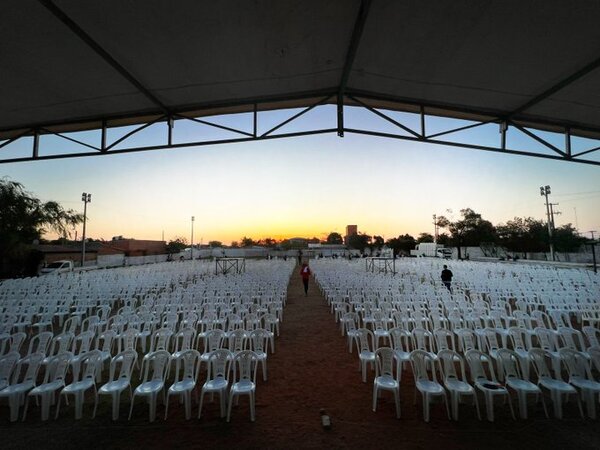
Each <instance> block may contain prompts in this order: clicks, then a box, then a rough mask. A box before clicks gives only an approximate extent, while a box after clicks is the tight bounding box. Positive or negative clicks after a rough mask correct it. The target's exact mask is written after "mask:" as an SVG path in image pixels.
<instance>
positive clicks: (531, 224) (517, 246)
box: [497, 217, 548, 253]
mask: <svg viewBox="0 0 600 450" xmlns="http://www.w3.org/2000/svg"><path fill="white" fill-rule="evenodd" d="M497 232H498V241H499V243H500V245H502V246H503V247H504V248H506V249H507V250H509V251H511V252H528V253H529V252H546V251H548V229H547V227H546V225H545V224H544V223H543V222H542V221H541V220H536V219H534V218H532V217H524V218H522V217H515V218H514V219H513V220H509V221H508V222H506V224H500V225H498V228H497Z"/></svg>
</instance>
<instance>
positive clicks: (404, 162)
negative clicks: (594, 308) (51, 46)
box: [0, 106, 600, 243]
mask: <svg viewBox="0 0 600 450" xmlns="http://www.w3.org/2000/svg"><path fill="white" fill-rule="evenodd" d="M295 112H297V110H288V111H275V112H268V113H263V114H261V115H260V116H259V133H260V132H261V131H262V132H264V131H266V130H268V129H270V128H271V127H272V126H274V125H276V124H277V123H278V122H279V121H282V120H285V119H286V118H287V117H289V116H291V115H292V114H294V113H295ZM390 115H391V116H393V117H394V118H395V119H397V120H400V121H402V122H403V123H404V124H406V125H407V126H412V127H414V128H415V129H418V126H417V124H418V116H415V115H412V114H404V113H390ZM335 117H336V116H335V108H334V107H333V106H322V107H319V108H316V109H315V110H312V111H310V112H309V113H307V114H306V115H305V116H302V117H301V118H300V119H298V121H297V122H292V123H290V124H288V125H286V126H285V127H283V128H282V129H281V130H280V131H281V132H294V131H299V130H304V129H311V128H313V129H314V128H328V127H334V126H335ZM345 119H346V126H347V127H350V128H352V127H354V128H358V127H363V128H365V127H366V128H369V129H373V130H377V131H384V132H398V131H399V130H398V129H397V128H395V127H394V126H393V125H391V124H389V123H387V122H385V121H383V120H382V119H381V118H379V117H377V116H375V115H374V114H372V113H371V112H369V111H367V110H364V109H358V108H351V107H347V108H346V115H345ZM210 120H212V121H213V122H216V123H220V124H223V125H226V126H234V127H237V128H240V129H244V130H247V131H251V128H252V123H251V115H249V114H240V115H235V116H221V117H216V118H211V119H210ZM468 123H469V122H465V121H458V120H449V119H436V118H429V119H428V121H427V132H428V133H434V132H436V131H443V130H446V129H449V128H452V127H457V126H461V125H464V124H468ZM164 128H165V126H164V124H162V125H161V124H157V125H154V126H152V127H149V128H148V129H146V130H144V131H143V132H141V133H140V134H139V135H136V136H133V137H132V138H130V139H128V140H126V141H124V142H123V143H122V144H121V145H120V147H125V146H127V145H130V146H137V145H150V144H156V143H157V142H164V139H165V138H164ZM129 130H130V128H122V129H115V130H111V131H110V132H109V142H111V141H112V140H115V139H117V138H118V137H120V136H122V135H123V134H125V133H126V132H127V131H129ZM538 134H540V136H542V133H538ZM71 136H72V137H76V138H78V139H81V140H83V141H85V142H88V143H93V144H99V142H98V135H97V134H95V133H91V132H82V133H74V134H72V135H71ZM543 136H544V137H546V138H548V139H550V140H551V141H552V143H554V144H555V145H557V146H560V147H562V139H563V138H562V137H560V136H555V135H550V134H548V133H546V134H543ZM174 137H175V141H176V142H184V141H186V140H200V139H219V138H229V137H235V135H232V134H231V133H229V132H227V131H223V130H218V129H215V128H212V127H207V126H205V125H201V124H197V123H190V122H188V123H184V122H183V121H177V122H176V124H175V128H174ZM460 138H462V139H466V138H468V139H469V141H470V142H473V143H479V144H492V143H496V142H498V140H499V134H498V126H497V125H494V124H489V125H485V126H482V127H479V128H476V129H472V130H469V131H465V132H460V133H455V135H448V136H446V137H445V139H448V140H453V139H460ZM30 145H31V144H30V142H27V140H24V141H23V142H16V143H14V144H10V145H9V146H6V147H5V148H3V149H2V150H1V152H2V156H1V157H3V158H7V157H14V156H17V155H24V154H28V153H29V152H30V147H29V146H30ZM596 145H597V144H596ZM508 146H509V148H517V149H526V150H536V151H538V150H539V151H541V152H544V153H549V151H546V150H544V149H543V148H542V147H541V145H540V144H538V143H537V142H535V141H533V140H532V139H531V138H528V137H526V136H524V135H519V134H518V132H513V131H512V130H511V132H509V135H508ZM573 146H574V149H575V151H577V149H581V150H583V149H585V148H591V147H593V146H594V145H593V144H590V143H589V142H585V141H584V140H583V139H574V143H573ZM586 146H587V147H586ZM56 149H60V150H61V151H66V152H76V151H84V150H85V149H83V148H82V147H79V146H78V145H77V144H73V143H71V142H69V141H66V140H64V139H61V138H59V137H56V136H45V137H43V138H42V145H41V151H40V154H42V155H43V154H51V153H52V152H54V151H55V150H56ZM23 152H25V153H23ZM598 153H600V152H598ZM593 157H594V158H598V157H600V155H594V156H593ZM0 176H2V177H8V178H10V179H11V180H14V181H18V182H21V183H22V184H23V185H24V186H25V188H26V190H28V191H29V192H31V193H33V194H35V195H36V196H37V197H39V198H40V199H42V200H45V201H46V200H55V201H58V202H59V203H61V204H62V205H63V206H64V207H65V208H67V209H74V210H77V211H81V212H83V202H82V201H81V193H82V192H87V193H91V194H92V201H91V203H90V204H88V223H87V236H89V237H93V238H96V239H100V238H102V239H107V240H109V239H111V238H112V237H113V236H124V237H131V238H136V239H162V237H163V234H164V239H165V240H171V239H174V238H176V237H184V238H186V239H187V240H188V242H189V241H190V240H191V228H192V222H191V217H192V216H194V217H195V221H194V225H193V226H194V243H200V242H203V243H208V242H209V241H211V240H218V241H222V242H224V243H230V242H231V241H239V240H240V239H241V238H242V237H243V236H248V237H252V238H255V239H258V238H265V237H272V238H276V239H283V238H289V237H295V236H303V237H312V236H316V237H319V238H325V237H326V236H327V234H329V233H330V232H332V231H335V232H338V233H340V234H342V235H343V234H344V233H345V227H346V225H348V224H356V225H358V229H359V231H360V232H366V233H368V234H370V235H382V236H384V237H385V239H389V238H391V237H395V236H398V235H399V234H404V233H409V234H412V235H413V236H417V235H418V234H419V233H421V232H429V233H433V225H432V215H433V214H438V215H445V216H447V217H449V218H450V219H458V218H459V217H460V210H461V209H463V208H467V207H469V208H472V209H473V210H475V211H476V212H478V213H480V214H481V215H482V216H483V218H484V219H487V220H490V221H491V222H492V223H494V224H498V223H501V222H506V221H507V220H510V219H512V218H514V217H517V216H518V217H529V216H531V217H534V218H536V219H544V220H545V215H546V209H545V205H544V198H543V197H541V196H540V192H539V187H540V186H544V185H550V186H551V188H552V194H551V195H550V200H551V201H552V202H553V203H558V204H559V205H558V206H556V207H555V208H556V209H557V210H559V211H560V212H561V214H560V215H558V216H557V217H556V219H555V222H556V226H560V225H563V224H566V223H572V224H573V225H574V226H576V227H577V228H578V229H579V231H580V232H582V233H584V234H585V232H587V231H589V230H597V231H600V167H598V166H591V165H584V164H578V163H568V162H564V161H553V160H548V159H542V158H533V157H525V156H513V155H505V154H500V153H495V152H484V151H479V150H471V149H464V148H457V147H449V146H440V145H433V144H423V143H416V142H409V141H403V140H396V139H387V138H379V137H372V136H362V135H353V134H348V133H347V134H346V136H345V137H344V138H340V137H338V136H337V135H335V134H331V135H318V136H307V137H299V138H287V139H274V140H268V141H256V142H249V143H236V144H220V145H211V146H200V147H189V148H180V149H169V150H156V151H145V152H137V153H128V154H122V155H112V156H99V157H84V158H72V159H58V160H48V161H35V162H21V163H8V164H0ZM76 231H77V233H78V236H79V238H80V237H81V227H78V229H77V230H76ZM587 235H588V236H589V234H587ZM48 237H53V236H51V235H49V236H48Z"/></svg>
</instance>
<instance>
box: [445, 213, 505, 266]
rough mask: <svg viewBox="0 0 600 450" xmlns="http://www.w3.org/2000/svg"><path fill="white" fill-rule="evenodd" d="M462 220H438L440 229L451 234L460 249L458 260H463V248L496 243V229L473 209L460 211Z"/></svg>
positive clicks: (455, 244)
mask: <svg viewBox="0 0 600 450" xmlns="http://www.w3.org/2000/svg"><path fill="white" fill-rule="evenodd" d="M460 214H461V216H462V219H460V220H457V221H455V222H451V221H450V220H449V219H447V218H446V217H444V216H440V217H438V219H437V224H438V226H439V227H440V228H446V229H448V231H449V232H450V237H451V243H452V244H453V245H454V246H456V247H457V249H458V258H459V259H461V247H468V246H478V245H480V244H481V242H495V241H496V229H495V227H494V225H492V223H491V222H489V221H487V220H484V219H482V218H481V214H478V213H476V212H475V211H473V210H472V209H471V208H465V209H461V210H460Z"/></svg>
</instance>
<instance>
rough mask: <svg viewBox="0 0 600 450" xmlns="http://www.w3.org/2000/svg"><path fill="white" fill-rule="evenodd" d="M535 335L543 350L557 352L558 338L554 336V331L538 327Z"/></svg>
mask: <svg viewBox="0 0 600 450" xmlns="http://www.w3.org/2000/svg"><path fill="white" fill-rule="evenodd" d="M535 335H536V336H537V338H538V342H539V343H540V347H541V348H543V349H544V350H548V351H551V352H553V351H555V350H556V347H557V345H556V344H557V343H556V336H555V335H554V332H553V331H552V330H549V329H547V328H541V327H537V328H536V329H535Z"/></svg>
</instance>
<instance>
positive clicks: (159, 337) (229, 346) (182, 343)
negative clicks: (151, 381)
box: [0, 328, 274, 420]
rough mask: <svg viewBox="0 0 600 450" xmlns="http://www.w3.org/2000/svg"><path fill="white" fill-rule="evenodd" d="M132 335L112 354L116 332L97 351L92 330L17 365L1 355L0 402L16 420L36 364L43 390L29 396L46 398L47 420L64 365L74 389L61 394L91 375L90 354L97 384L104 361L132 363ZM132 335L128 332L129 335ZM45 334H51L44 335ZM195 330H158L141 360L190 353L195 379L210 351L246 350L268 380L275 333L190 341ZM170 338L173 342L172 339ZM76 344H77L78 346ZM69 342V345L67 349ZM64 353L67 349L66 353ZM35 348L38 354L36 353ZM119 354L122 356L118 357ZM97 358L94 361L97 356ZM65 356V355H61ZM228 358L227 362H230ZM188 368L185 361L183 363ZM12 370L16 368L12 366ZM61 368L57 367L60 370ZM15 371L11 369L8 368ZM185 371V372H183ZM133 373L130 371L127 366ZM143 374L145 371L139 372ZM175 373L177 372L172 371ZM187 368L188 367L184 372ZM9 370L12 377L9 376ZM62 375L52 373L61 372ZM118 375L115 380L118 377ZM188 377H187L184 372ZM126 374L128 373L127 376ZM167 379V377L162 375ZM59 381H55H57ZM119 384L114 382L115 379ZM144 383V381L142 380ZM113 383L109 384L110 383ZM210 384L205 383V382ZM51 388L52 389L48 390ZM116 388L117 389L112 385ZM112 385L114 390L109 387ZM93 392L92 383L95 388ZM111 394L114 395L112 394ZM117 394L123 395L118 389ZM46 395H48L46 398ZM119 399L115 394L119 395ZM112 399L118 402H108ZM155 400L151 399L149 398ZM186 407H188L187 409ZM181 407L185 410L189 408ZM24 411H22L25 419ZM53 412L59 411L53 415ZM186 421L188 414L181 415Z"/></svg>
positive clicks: (14, 355) (216, 333) (13, 355)
mask: <svg viewBox="0 0 600 450" xmlns="http://www.w3.org/2000/svg"><path fill="white" fill-rule="evenodd" d="M130 330H131V331H129V332H125V333H124V334H125V336H122V337H121V339H122V340H118V345H117V350H118V353H117V355H114V347H115V346H114V345H113V344H114V340H116V339H118V337H117V336H116V333H115V332H114V331H112V330H109V331H106V332H105V333H103V334H102V335H101V336H100V337H99V338H98V340H97V341H96V348H95V349H93V350H92V349H91V348H92V346H93V345H92V340H93V336H92V333H91V332H84V333H82V334H81V335H79V336H76V337H75V338H74V339H70V338H71V336H69V335H68V334H62V335H59V336H57V337H55V340H54V341H53V343H54V344H56V348H54V349H53V351H51V352H49V353H45V352H44V351H43V350H45V349H47V347H43V343H42V342H37V344H38V345H35V344H34V345H30V346H29V347H30V348H29V351H28V353H27V356H25V357H24V358H22V359H21V360H20V361H21V363H20V364H17V361H18V360H19V358H20V353H18V352H17V351H10V352H9V353H7V354H5V355H4V356H2V357H0V389H1V390H0V398H2V397H7V398H9V405H10V408H11V420H16V418H17V416H18V409H19V405H22V404H23V399H24V398H25V397H24V390H25V392H27V391H28V390H29V389H32V388H34V387H35V386H36V380H37V369H35V367H34V369H35V373H33V372H32V370H34V369H32V368H31V367H33V366H31V367H30V362H31V360H33V361H34V362H36V364H37V368H38V369H39V367H45V368H46V371H45V374H44V382H43V385H44V387H40V388H39V389H37V390H34V391H33V394H31V395H33V396H37V395H41V396H46V397H44V398H42V419H43V420H46V419H47V418H48V408H49V406H48V404H47V403H44V401H46V402H47V401H51V400H52V397H51V396H50V395H49V392H50V391H52V393H55V392H56V389H58V388H57V387H56V385H57V380H58V384H61V383H63V384H64V381H65V377H66V369H68V368H69V367H70V368H71V369H72V373H73V386H71V388H69V389H67V390H66V393H69V392H70V389H76V388H77V389H78V388H79V387H81V386H80V384H78V382H79V381H82V380H80V379H79V377H80V374H82V373H83V374H84V375H82V376H83V377H84V378H86V379H88V378H91V377H92V374H91V372H90V370H91V369H89V370H88V369H86V364H87V361H88V359H89V358H90V355H95V356H94V359H93V361H94V364H96V363H98V364H97V365H95V366H94V367H95V369H94V371H93V378H94V379H95V380H96V381H100V380H101V378H102V365H103V363H105V362H107V361H110V360H111V358H112V361H113V362H114V363H118V362H120V361H121V359H122V358H121V357H122V355H123V354H126V353H128V352H129V353H130V354H132V355H136V357H135V361H134V363H136V362H137V354H138V352H137V351H136V342H135V340H136V333H135V332H134V331H135V330H133V329H130ZM132 331H133V332H132ZM46 334H50V333H48V332H46ZM195 337H196V336H195V330H194V329H191V328H189V329H185V330H183V331H181V332H179V333H177V334H176V335H173V334H172V333H171V331H170V330H169V329H162V330H158V331H157V332H156V333H155V334H154V335H153V336H152V339H151V347H150V352H149V353H148V354H146V356H144V361H145V360H147V359H149V358H150V356H151V355H155V354H157V353H161V352H162V354H166V355H168V356H169V358H171V359H173V360H175V361H177V360H178V359H179V358H180V357H182V355H184V356H185V355H188V356H189V354H190V353H191V354H193V355H197V356H198V361H197V369H195V371H194V372H193V374H194V379H196V378H197V376H198V370H199V369H200V364H201V363H202V362H205V363H207V364H210V359H211V355H213V354H214V352H215V351H221V352H227V354H230V355H237V354H239V353H241V352H245V351H247V350H249V349H251V350H252V355H253V358H254V360H255V361H256V363H258V362H260V363H261V368H262V373H263V379H264V380H265V381H266V380H267V354H268V351H269V343H270V345H271V351H273V348H274V347H273V342H274V334H273V333H271V332H270V331H268V330H265V329H254V330H252V331H246V330H242V329H238V330H235V331H232V332H230V333H229V334H226V333H225V332H224V331H223V330H218V329H217V330H211V331H209V332H207V333H206V335H204V336H198V339H195ZM171 338H173V342H170V341H171ZM201 338H202V339H203V341H204V342H203V344H202V343H201ZM77 341H79V342H77ZM69 343H71V345H70V346H69ZM202 346H203V351H202V352H199V351H198V350H197V349H198V348H201V347H202ZM69 349H70V350H71V351H69ZM35 350H38V351H35ZM61 355H67V356H68V363H67V365H66V367H65V368H64V371H63V372H61V370H62V369H61V370H59V371H58V372H57V369H56V368H55V367H54V365H53V364H54V362H55V361H58V360H57V358H58V359H60V358H59V357H60V356H61ZM120 355H121V356H120ZM96 356H97V358H96ZM65 358H66V356H65ZM230 359H231V358H230ZM186 364H187V362H186ZM15 366H16V367H15ZM24 366H27V367H28V368H27V370H25V371H23V367H24ZM61 367H62V366H61ZM13 369H14V370H13ZM188 369H189V368H188ZM131 370H133V367H132V368H131ZM144 370H146V371H144ZM147 370H148V367H146V369H144V366H143V365H142V368H141V371H140V377H148V373H147ZM177 370H178V369H177ZM186 370H187V369H186ZM11 372H13V373H12V376H11ZM61 373H62V375H60V376H59V375H57V374H61ZM120 373H121V375H123V373H124V372H123V371H122V370H121V372H120ZM178 374H179V372H178V371H177V372H176V379H178ZM210 374H211V369H210V367H209V368H208V377H209V379H210V376H211V375H210ZM121 375H119V377H120V376H121ZM188 375H189V374H188ZM130 376H131V373H129V377H130ZM165 376H167V375H165ZM57 377H58V378H57ZM89 381H90V380H88V381H86V386H87V387H86V390H87V389H88V388H91V387H92V386H88V384H89ZM114 381H115V378H114V369H113V366H112V365H111V371H110V381H109V383H108V384H109V385H111V386H113V385H112V384H110V383H112V382H114ZM117 381H118V380H117ZM146 381H147V380H146ZM113 384H114V383H113ZM209 385H210V383H209ZM53 386H54V388H53ZM115 386H116V385H115ZM113 387H114V386H113ZM94 389H95V385H94ZM110 392H113V391H112V390H111V391H110ZM119 392H122V390H121V391H119ZM47 393H48V395H46V394H47ZM115 395H116V394H115ZM119 395H120V393H119ZM76 400H77V402H82V401H83V398H82V397H81V398H77V399H76ZM113 400H114V401H118V399H117V400H115V399H113ZM154 400H155V398H154ZM188 406H189V405H188ZM188 406H186V408H188ZM154 411H155V404H154V406H152V403H151V411H150V419H151V420H153V418H154V414H155V413H154ZM25 414H26V412H25V413H24V416H25ZM57 414H58V412H57ZM80 417H81V407H80V406H78V407H77V406H76V418H80ZM117 417H118V403H113V418H114V419H116V418H117ZM186 417H188V418H189V414H187V415H186Z"/></svg>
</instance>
